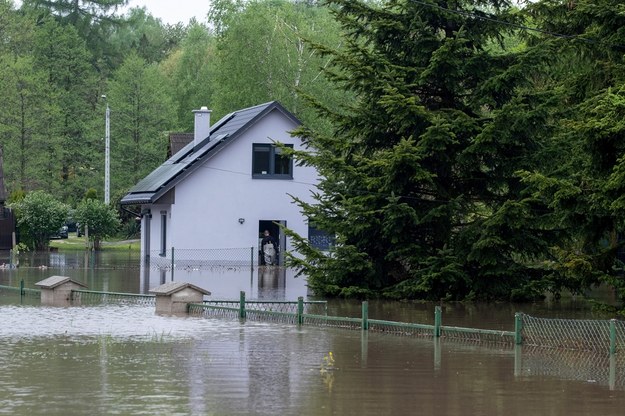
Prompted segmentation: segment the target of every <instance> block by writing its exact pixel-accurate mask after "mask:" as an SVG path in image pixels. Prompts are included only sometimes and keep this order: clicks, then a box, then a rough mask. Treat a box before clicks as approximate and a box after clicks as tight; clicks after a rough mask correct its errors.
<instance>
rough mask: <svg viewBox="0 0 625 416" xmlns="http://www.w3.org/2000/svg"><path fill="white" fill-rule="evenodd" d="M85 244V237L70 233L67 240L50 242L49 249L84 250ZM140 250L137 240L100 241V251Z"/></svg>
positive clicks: (112, 239) (139, 243) (114, 239)
mask: <svg viewBox="0 0 625 416" xmlns="http://www.w3.org/2000/svg"><path fill="white" fill-rule="evenodd" d="M86 247H87V243H86V240H85V237H76V233H70V234H69V238H63V239H59V240H50V248H55V249H58V250H62V251H66V250H67V251H69V250H85V249H86ZM140 249H141V242H140V241H139V240H122V239H118V238H111V239H109V240H107V241H102V243H101V250H102V251H113V250H115V251H121V250H129V251H139V250H140Z"/></svg>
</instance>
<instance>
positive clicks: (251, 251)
mask: <svg viewBox="0 0 625 416" xmlns="http://www.w3.org/2000/svg"><path fill="white" fill-rule="evenodd" d="M250 267H251V268H252V269H253V268H254V246H252V247H250Z"/></svg>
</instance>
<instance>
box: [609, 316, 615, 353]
mask: <svg viewBox="0 0 625 416" xmlns="http://www.w3.org/2000/svg"><path fill="white" fill-rule="evenodd" d="M614 353H616V319H610V354H614Z"/></svg>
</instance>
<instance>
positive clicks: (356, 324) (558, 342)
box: [0, 281, 625, 354]
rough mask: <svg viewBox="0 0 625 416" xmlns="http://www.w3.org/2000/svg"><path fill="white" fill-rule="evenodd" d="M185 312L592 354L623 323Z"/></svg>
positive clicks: (615, 348) (620, 347)
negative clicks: (484, 323)
mask: <svg viewBox="0 0 625 416" xmlns="http://www.w3.org/2000/svg"><path fill="white" fill-rule="evenodd" d="M2 294H4V295H9V296H19V297H20V299H21V300H22V299H24V298H31V299H37V298H40V296H41V290H39V289H29V288H25V287H24V284H23V281H22V282H20V287H13V286H2V285H0V295H2ZM155 299H156V298H155V296H154V295H141V294H131V293H116V292H100V291H91V290H73V291H72V301H75V302H76V303H80V304H83V305H89V304H101V303H127V304H140V305H154V304H155ZM189 313H190V314H192V315H197V316H204V317H220V318H231V319H249V320H252V321H267V322H280V323H285V324H293V325H308V326H318V327H331V328H342V329H350V330H365V331H370V332H378V333H385V334H392V335H398V336H414V337H431V338H446V339H457V340H462V341H465V342H466V341H469V342H479V343H497V344H504V345H510V346H511V345H515V344H516V345H523V346H528V347H541V348H557V349H562V350H574V351H590V352H595V353H597V352H598V353H610V354H614V353H619V352H620V353H622V352H625V322H624V321H619V320H616V319H611V320H579V319H551V318H537V317H533V316H529V315H525V314H523V313H517V314H516V315H515V320H514V331H500V330H491V329H476V328H464V327H456V326H446V325H443V324H442V309H441V307H440V306H436V307H435V312H434V322H433V324H420V323H407V322H395V321H385V320H378V319H371V318H369V316H368V303H367V302H366V301H365V302H363V303H362V314H361V316H360V317H339V316H328V306H327V302H326V301H304V300H303V297H300V298H298V300H297V302H294V301H271V300H269V301H264V300H246V298H245V292H241V293H240V298H239V300H238V301H237V300H207V301H204V302H203V303H202V304H191V305H189Z"/></svg>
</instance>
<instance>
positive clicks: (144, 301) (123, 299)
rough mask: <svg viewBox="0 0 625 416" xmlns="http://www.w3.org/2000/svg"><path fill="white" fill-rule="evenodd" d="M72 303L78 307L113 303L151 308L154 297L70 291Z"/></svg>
mask: <svg viewBox="0 0 625 416" xmlns="http://www.w3.org/2000/svg"><path fill="white" fill-rule="evenodd" d="M72 302H74V303H75V304H79V305H100V304H107V303H115V304H130V305H146V306H152V305H155V304H156V297H155V296H154V295H140V294H133V293H116V292H97V291H93V290H72Z"/></svg>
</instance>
